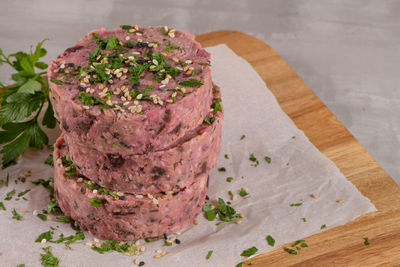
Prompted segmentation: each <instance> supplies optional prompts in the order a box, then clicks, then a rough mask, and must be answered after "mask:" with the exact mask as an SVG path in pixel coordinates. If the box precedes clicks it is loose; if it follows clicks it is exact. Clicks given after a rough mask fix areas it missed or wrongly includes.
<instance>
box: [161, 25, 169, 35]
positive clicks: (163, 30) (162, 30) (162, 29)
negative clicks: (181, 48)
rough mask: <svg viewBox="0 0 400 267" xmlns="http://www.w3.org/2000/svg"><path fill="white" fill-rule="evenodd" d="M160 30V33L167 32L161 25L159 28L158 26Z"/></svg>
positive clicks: (165, 33)
mask: <svg viewBox="0 0 400 267" xmlns="http://www.w3.org/2000/svg"><path fill="white" fill-rule="evenodd" d="M160 31H161V33H162V34H164V35H167V34H168V32H167V31H166V30H165V28H164V27H161V28H160Z"/></svg>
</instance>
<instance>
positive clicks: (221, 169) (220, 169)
mask: <svg viewBox="0 0 400 267" xmlns="http://www.w3.org/2000/svg"><path fill="white" fill-rule="evenodd" d="M218 171H219V172H226V169H225V167H221V168H218Z"/></svg>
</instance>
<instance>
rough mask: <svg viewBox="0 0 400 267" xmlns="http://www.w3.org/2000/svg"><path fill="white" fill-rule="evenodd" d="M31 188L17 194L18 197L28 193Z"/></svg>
mask: <svg viewBox="0 0 400 267" xmlns="http://www.w3.org/2000/svg"><path fill="white" fill-rule="evenodd" d="M30 191H31V190H30V189H27V190H25V191H23V192H20V193H19V194H18V195H17V196H18V197H22V196H23V195H25V194H26V193H28V192H30Z"/></svg>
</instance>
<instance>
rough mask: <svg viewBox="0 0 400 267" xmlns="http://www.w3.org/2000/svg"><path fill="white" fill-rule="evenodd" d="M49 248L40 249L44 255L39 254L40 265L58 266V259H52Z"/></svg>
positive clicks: (45, 266) (47, 266)
mask: <svg viewBox="0 0 400 267" xmlns="http://www.w3.org/2000/svg"><path fill="white" fill-rule="evenodd" d="M50 248H51V247H45V248H42V249H43V250H44V251H45V252H46V253H45V254H40V256H41V261H42V265H43V266H44V267H57V266H58V263H59V261H58V259H57V258H56V257H54V255H53V254H52V253H51V251H50Z"/></svg>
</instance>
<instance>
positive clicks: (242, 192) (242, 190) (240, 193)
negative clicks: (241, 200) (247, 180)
mask: <svg viewBox="0 0 400 267" xmlns="http://www.w3.org/2000/svg"><path fill="white" fill-rule="evenodd" d="M239 195H240V196H241V197H249V193H247V191H246V190H245V189H244V188H242V189H240V191H239Z"/></svg>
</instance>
